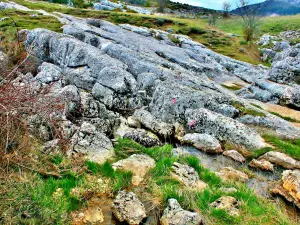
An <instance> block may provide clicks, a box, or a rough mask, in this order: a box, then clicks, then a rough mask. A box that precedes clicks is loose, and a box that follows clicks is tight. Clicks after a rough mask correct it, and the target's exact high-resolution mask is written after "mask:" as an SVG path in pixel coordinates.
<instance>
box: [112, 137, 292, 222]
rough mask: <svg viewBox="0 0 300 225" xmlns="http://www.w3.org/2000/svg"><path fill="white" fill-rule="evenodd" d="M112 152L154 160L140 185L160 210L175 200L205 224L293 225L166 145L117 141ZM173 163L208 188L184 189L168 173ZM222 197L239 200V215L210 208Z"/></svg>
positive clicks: (267, 205) (269, 205)
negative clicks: (195, 175)
mask: <svg viewBox="0 0 300 225" xmlns="http://www.w3.org/2000/svg"><path fill="white" fill-rule="evenodd" d="M115 149H116V153H117V155H118V156H119V157H120V158H123V157H127V156H129V155H131V154H141V153H142V154H147V155H149V156H150V157H152V158H154V159H155V161H156V167H155V168H154V169H153V170H152V171H150V172H149V174H148V176H147V179H146V180H145V184H144V186H145V189H146V191H147V192H148V194H149V195H150V196H152V200H153V201H155V202H156V204H158V205H160V208H161V209H164V208H165V207H166V206H167V201H168V199H169V198H176V199H177V200H178V202H179V203H180V204H181V206H182V207H183V208H184V209H186V210H191V211H197V212H199V213H200V215H202V217H204V219H205V220H206V222H207V224H249V225H250V224H257V225H258V224H286V225H287V224H294V223H293V222H292V221H290V220H289V219H288V218H287V216H286V215H285V214H284V213H282V212H281V208H280V207H279V206H275V205H274V204H272V203H271V202H270V201H268V200H265V199H262V198H260V197H257V196H256V195H255V194H254V192H253V191H252V190H250V189H249V188H248V187H246V186H245V185H244V184H238V183H235V184H233V183H228V182H222V181H221V179H220V178H219V177H218V176H217V175H215V173H213V172H211V171H209V170H208V169H206V168H204V167H203V166H201V162H200V161H199V159H198V158H195V157H193V156H189V157H174V156H173V155H172V154H171V150H172V147H171V146H170V145H165V146H163V147H154V148H144V147H142V146H140V145H139V144H137V143H135V142H133V141H131V140H127V139H119V140H118V143H117V144H116V145H115ZM174 162H179V163H183V164H187V165H189V166H191V167H193V168H194V169H195V170H196V171H197V173H198V174H199V177H200V179H201V180H203V181H204V182H206V183H207V184H208V185H209V188H207V189H206V190H204V191H203V192H197V191H191V190H188V189H186V188H185V187H184V186H183V184H181V183H180V182H178V181H177V180H174V179H173V178H172V176H171V174H170V173H171V171H172V165H173V163H174ZM222 187H235V188H236V189H237V192H235V193H231V194H226V193H224V191H223V190H222V189H221V188H222ZM223 195H230V196H232V197H235V198H236V199H238V200H239V201H240V203H241V208H240V209H241V215H240V216H238V217H232V216H230V215H228V214H227V213H226V212H225V211H223V210H216V209H214V208H212V207H211V206H210V204H211V203H212V202H214V201H215V200H216V199H218V198H219V197H221V196H223ZM147 196H148V195H147Z"/></svg>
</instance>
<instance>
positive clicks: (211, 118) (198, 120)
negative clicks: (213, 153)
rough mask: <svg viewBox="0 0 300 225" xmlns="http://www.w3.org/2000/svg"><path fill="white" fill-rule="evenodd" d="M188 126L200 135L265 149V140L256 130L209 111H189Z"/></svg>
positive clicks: (187, 113)
mask: <svg viewBox="0 0 300 225" xmlns="http://www.w3.org/2000/svg"><path fill="white" fill-rule="evenodd" d="M185 116H186V118H187V125H188V126H190V127H192V129H193V130H194V131H196V132H199V133H208V134H211V135H213V136H215V137H216V138H217V139H219V140H229V141H231V142H232V143H234V144H240V145H244V146H246V147H248V148H250V149H251V148H263V147H265V143H264V140H263V139H262V138H261V137H260V135H259V134H258V133H257V132H256V131H255V130H254V129H251V128H249V127H247V126H245V125H244V124H242V123H239V122H237V121H236V120H233V119H231V118H228V117H225V116H223V115H220V114H218V113H214V112H212V111H209V110H207V109H203V108H202V109H195V110H187V111H186V114H185Z"/></svg>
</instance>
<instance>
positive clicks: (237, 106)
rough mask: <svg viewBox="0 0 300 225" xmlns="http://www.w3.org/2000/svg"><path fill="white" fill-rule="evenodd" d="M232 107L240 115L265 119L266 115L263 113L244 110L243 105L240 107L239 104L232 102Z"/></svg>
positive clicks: (248, 109)
mask: <svg viewBox="0 0 300 225" xmlns="http://www.w3.org/2000/svg"><path fill="white" fill-rule="evenodd" d="M232 106H233V107H235V108H236V109H238V110H239V111H240V115H241V116H243V115H251V116H260V117H266V114H265V113H263V112H259V111H257V110H255V109H250V108H246V107H245V106H244V105H242V104H241V103H239V102H233V104H232Z"/></svg>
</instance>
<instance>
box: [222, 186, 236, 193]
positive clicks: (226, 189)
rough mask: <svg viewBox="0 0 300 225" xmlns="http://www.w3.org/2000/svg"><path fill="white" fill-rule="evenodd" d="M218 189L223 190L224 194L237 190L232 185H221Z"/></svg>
mask: <svg viewBox="0 0 300 225" xmlns="http://www.w3.org/2000/svg"><path fill="white" fill-rule="evenodd" d="M220 191H223V192H224V193H226V194H230V193H235V192H237V189H236V188H234V187H229V188H225V187H223V188H220Z"/></svg>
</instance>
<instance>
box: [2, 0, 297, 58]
mask: <svg viewBox="0 0 300 225" xmlns="http://www.w3.org/2000/svg"><path fill="white" fill-rule="evenodd" d="M15 2H17V3H19V4H21V5H24V6H27V7H28V8H30V9H32V10H36V9H43V10H45V11H48V12H61V13H65V14H70V15H74V16H78V17H84V18H87V17H90V18H97V19H105V20H108V21H110V22H113V23H116V24H122V23H128V24H132V25H136V26H144V27H148V28H155V29H161V30H167V29H173V30H174V33H179V34H184V35H188V36H190V37H191V38H193V40H195V41H198V42H200V43H202V44H204V45H205V46H207V47H208V48H210V49H212V50H214V51H216V52H218V53H221V54H223V55H226V56H229V57H232V58H235V59H237V60H241V61H245V62H249V63H252V64H261V63H262V62H261V60H260V54H259V50H258V48H257V46H256V45H255V44H253V43H247V42H245V41H244V39H243V37H242V33H243V32H242V23H241V19H239V18H230V19H219V20H218V21H217V25H216V27H210V26H209V25H208V21H207V20H206V19H184V18H178V17H173V16H156V15H149V16H148V15H139V14H136V13H122V12H116V11H95V10H87V9H80V8H71V7H68V6H62V5H60V4H53V3H48V2H40V1H35V2H30V1H24V0H15ZM16 21H17V24H18V25H19V26H20V23H21V26H20V27H22V28H23V22H22V18H21V17H20V18H16ZM27 22H28V24H29V25H28V26H29V27H30V26H32V27H36V26H38V25H39V22H37V21H34V18H32V19H31V18H30V19H28V20H27ZM30 24H33V25H30ZM6 25H7V24H6ZM0 26H2V27H3V26H5V25H0ZM42 27H44V26H42ZM290 29H300V15H296V16H281V17H266V18H263V19H262V21H261V26H260V33H259V35H261V34H264V33H270V34H278V33H279V32H281V31H285V30H290ZM230 34H237V36H236V35H234V36H232V35H230Z"/></svg>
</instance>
